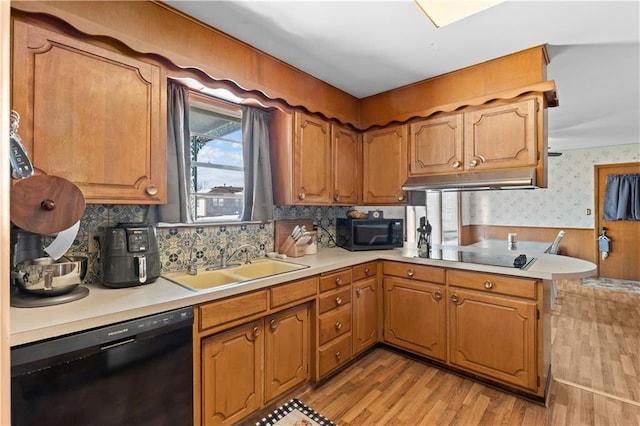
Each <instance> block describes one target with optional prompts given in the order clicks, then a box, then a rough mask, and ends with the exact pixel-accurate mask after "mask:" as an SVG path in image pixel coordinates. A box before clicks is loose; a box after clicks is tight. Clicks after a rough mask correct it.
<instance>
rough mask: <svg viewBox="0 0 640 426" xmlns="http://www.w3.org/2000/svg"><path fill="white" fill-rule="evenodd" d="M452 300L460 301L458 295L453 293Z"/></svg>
mask: <svg viewBox="0 0 640 426" xmlns="http://www.w3.org/2000/svg"><path fill="white" fill-rule="evenodd" d="M451 301H452V302H453V303H458V295H457V294H454V295H452V296H451Z"/></svg>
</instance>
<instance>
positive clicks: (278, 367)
mask: <svg viewBox="0 0 640 426" xmlns="http://www.w3.org/2000/svg"><path fill="white" fill-rule="evenodd" d="M265 329H266V332H265V366H264V374H265V397H264V399H265V402H269V401H271V400H272V399H273V398H275V397H277V396H278V395H281V394H283V393H284V392H286V391H287V390H289V389H291V388H293V387H294V386H296V385H298V384H300V383H302V382H304V381H305V380H307V378H308V377H309V310H308V307H307V305H306V304H305V305H302V306H297V307H295V308H292V309H288V310H286V311H283V312H280V313H277V314H274V315H271V316H269V317H267V318H266V319H265Z"/></svg>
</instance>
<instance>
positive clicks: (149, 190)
mask: <svg viewBox="0 0 640 426" xmlns="http://www.w3.org/2000/svg"><path fill="white" fill-rule="evenodd" d="M157 193H158V187H157V186H156V185H153V184H151V185H149V186H147V194H149V195H156V194H157Z"/></svg>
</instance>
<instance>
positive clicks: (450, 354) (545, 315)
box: [11, 246, 596, 423]
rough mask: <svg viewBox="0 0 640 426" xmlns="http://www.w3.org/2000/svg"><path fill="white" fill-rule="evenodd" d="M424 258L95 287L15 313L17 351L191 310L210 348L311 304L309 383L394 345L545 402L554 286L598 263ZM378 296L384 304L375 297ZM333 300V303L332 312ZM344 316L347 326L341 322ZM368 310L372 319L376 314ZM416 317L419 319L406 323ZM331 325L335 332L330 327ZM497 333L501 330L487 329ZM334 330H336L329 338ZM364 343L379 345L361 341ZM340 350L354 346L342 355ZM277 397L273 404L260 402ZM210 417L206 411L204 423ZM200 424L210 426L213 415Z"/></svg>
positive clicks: (369, 258)
mask: <svg viewBox="0 0 640 426" xmlns="http://www.w3.org/2000/svg"><path fill="white" fill-rule="evenodd" d="M442 248H446V249H450V248H451V247H450V246H446V247H437V246H436V247H434V248H433V250H438V249H442ZM455 249H456V250H459V251H460V252H466V253H475V254H476V255H483V256H486V255H491V256H498V257H502V256H506V255H513V254H514V253H513V252H512V251H509V250H506V249H505V250H501V249H480V248H473V247H455ZM415 254H416V249H415V247H405V248H403V249H395V250H382V251H366V252H348V251H345V250H343V249H339V248H323V249H320V250H319V251H318V254H317V255H312V256H305V257H302V258H296V259H293V260H289V259H287V261H292V262H294V263H299V264H303V265H305V266H308V267H307V268H304V269H300V270H296V271H293V272H288V273H284V274H279V275H273V276H270V277H266V278H261V279H255V280H249V281H244V282H238V283H233V284H229V285H224V286H219V287H214V288H212V289H210V290H205V291H198V292H194V291H191V290H188V289H186V288H184V287H181V286H179V285H177V284H174V283H172V282H171V281H168V280H166V279H164V278H162V277H161V278H160V279H158V280H157V281H156V282H155V283H152V284H148V285H144V286H140V287H133V288H126V289H107V288H104V287H102V286H100V285H88V286H89V288H90V294H89V296H88V297H86V298H84V299H81V300H78V301H74V302H71V303H68V304H63V305H58V306H50V307H44V308H34V309H25V308H11V346H18V345H23V344H27V343H30V342H35V341H38V340H43V339H48V338H51V337H54V336H56V337H57V336H61V335H65V334H68V333H75V332H79V331H81V330H85V329H90V328H94V327H99V326H103V325H107V324H113V323H117V322H120V321H125V320H129V319H132V318H138V317H142V316H146V315H151V314H154V313H159V312H163V311H168V310H171V309H176V308H180V307H185V306H191V305H193V306H194V307H196V322H195V323H194V341H195V342H199V341H200V340H199V339H200V338H201V336H202V339H203V340H202V342H205V340H206V339H207V338H211V337H215V336H217V335H218V334H217V333H220V332H223V331H224V332H225V333H226V331H225V330H226V329H227V328H238V327H239V325H242V324H245V323H247V324H254V323H255V322H256V319H260V320H262V318H270V317H273V316H274V315H278V314H279V313H280V312H284V313H287V312H289V311H290V310H291V309H296V308H297V307H299V306H304V307H305V312H306V309H308V312H309V314H308V319H309V321H308V327H309V331H310V333H309V334H308V335H310V336H311V337H310V338H308V353H309V354H310V356H309V357H308V358H307V359H308V360H309V373H308V374H307V375H306V376H305V377H303V380H304V381H306V380H309V379H310V380H312V381H315V382H317V381H320V380H322V379H324V378H325V377H328V376H329V375H332V374H334V373H336V372H339V371H340V368H341V367H343V366H344V365H346V364H347V362H348V361H349V360H351V359H354V358H355V357H356V356H358V355H359V354H362V353H364V351H365V349H368V348H371V347H372V346H374V345H375V344H387V345H390V346H393V347H396V348H399V349H401V350H405V351H408V352H409V353H412V354H416V355H419V356H422V357H424V358H425V359H427V360H429V361H431V362H433V363H434V364H436V365H438V366H441V367H443V368H446V369H451V370H453V371H457V372H462V373H464V374H467V375H469V376H470V377H475V378H479V379H481V380H485V381H487V382H489V383H492V384H495V385H498V386H501V387H503V388H504V389H505V390H509V391H513V392H516V393H518V394H520V395H522V396H525V397H527V398H530V399H533V400H537V401H539V402H544V401H545V398H546V394H547V390H548V382H549V381H550V378H551V377H550V363H551V359H550V315H549V314H550V305H549V297H550V291H551V284H552V281H553V280H558V279H570V278H582V277H588V276H591V275H594V274H595V273H596V266H595V265H594V264H592V263H590V262H586V261H583V260H580V259H574V258H570V257H565V256H555V255H548V254H540V253H527V252H523V253H520V252H518V254H526V255H527V256H528V257H535V261H533V262H532V263H530V264H529V265H528V266H527V267H525V268H524V269H518V268H514V267H503V266H492V265H483V264H476V263H467V262H461V261H454V260H438V259H425V258H417V257H416V256H415ZM365 271H366V272H365ZM279 289H281V290H282V291H279ZM301 289H304V294H303V293H301ZM347 289H348V290H347ZM368 290H372V291H371V292H368ZM367 294H369V296H371V295H373V297H372V298H367V296H366V295H367ZM259 295H264V298H265V299H264V300H265V308H264V311H263V312H257V313H256V312H253V313H249V314H247V315H245V316H244V317H242V315H240V314H238V315H239V317H238V318H233V319H232V320H231V321H229V322H227V323H226V325H225V324H222V325H220V324H218V323H208V321H210V320H211V318H212V317H209V316H207V315H208V314H209V313H210V314H212V315H214V316H215V315H216V312H217V311H218V308H219V307H221V306H223V305H220V303H226V301H233V300H235V299H237V298H239V297H249V298H251V297H254V296H259ZM363 295H365V296H363ZM361 297H364V298H363V299H361ZM247 300H249V299H247ZM269 300H270V303H269V302H268V301H269ZM365 300H367V301H368V302H366V303H365V302H364V301H365ZM327 301H328V302H331V303H333V307H326V306H328V305H327V303H328V302H327ZM276 302H277V303H276ZM443 302H448V303H443ZM367 303H369V305H367ZM323 306H324V307H323ZM352 306H353V308H352ZM198 309H199V311H198ZM242 309H244V308H239V311H242ZM198 312H199V313H198ZM333 312H335V315H338V316H340V320H338V321H336V320H334V319H333V318H334V316H333V315H334V313H333ZM363 312H369V314H368V316H367V315H365V314H363ZM371 313H373V319H372V318H371ZM267 314H269V315H270V316H267ZM345 315H346V316H345ZM407 315H408V316H409V317H410V318H411V320H410V321H407V319H406V318H405V317H406V316H407ZM496 315H497V316H496ZM476 316H477V318H476ZM326 318H328V321H329V326H328V327H325V326H323V325H322V324H323V320H324V319H326ZM367 318H368V319H367ZM367 323H368V324H373V326H372V327H373V331H371V330H370V333H373V338H372V339H364V338H363V334H362V330H363V329H366V324H367ZM207 324H209V325H207ZM338 324H339V326H338ZM363 327H364V328H363ZM411 327H414V328H411ZM415 327H417V328H415ZM265 328H266V326H265ZM486 328H488V329H490V330H491V331H492V332H491V333H487V332H486ZM208 329H209V330H210V333H209V334H207V330H208ZM483 330H484V331H483ZM505 330H506V331H505ZM323 333H324V334H323ZM326 333H330V335H329V336H328V337H326V338H325V339H324V340H323V339H322V336H323V335H325V334H326ZM488 334H491V336H489V335H488ZM365 335H366V333H365ZM447 336H448V337H447ZM474 336H475V337H474ZM369 337H371V336H369ZM491 339H493V340H491ZM495 339H498V340H495ZM500 339H514V340H515V341H513V342H512V341H507V342H505V341H502V342H501V341H500ZM490 340H491V341H490ZM361 341H367V342H368V343H366V344H363V345H357V342H361ZM352 342H353V345H352ZM501 344H502V346H503V348H506V349H507V352H514V353H515V356H514V357H511V358H508V359H507V361H508V362H507V363H504V361H505V359H504V357H502V360H501V361H500V362H501V363H503V365H500V366H499V368H498V366H497V365H491V363H492V362H494V361H492V352H491V351H495V350H501V349H500V345H501ZM203 345H204V343H203ZM196 347H197V346H196ZM203 347H204V346H203ZM334 347H340V348H341V349H342V350H335V351H334ZM483 348H484V349H483ZM487 348H488V349H487ZM325 349H326V350H327V351H326V353H325V352H323V350H325ZM203 350H204V349H203ZM478 350H479V352H478ZM520 352H522V353H520ZM473 357H479V358H477V359H474V358H473ZM518 363H524V364H523V365H518ZM196 389H198V387H196ZM197 392H198V391H197ZM197 395H199V393H197ZM276 396H277V394H276ZM196 398H198V396H196ZM265 398H266V396H265ZM268 401H269V400H267V399H265V400H264V401H262V402H261V403H260V404H259V405H258V406H257V407H258V408H259V407H260V406H263V405H261V404H263V403H264V404H266V403H267V402H268ZM203 404H205V402H203ZM205 405H206V404H205ZM203 410H205V411H206V408H203ZM253 410H255V408H253V409H252V410H249V411H248V412H247V413H245V414H246V415H248V414H249V412H252V411H253ZM197 411H198V410H197ZM199 415H201V414H200V412H197V413H196V416H199ZM196 420H197V422H198V423H199V421H200V420H201V419H200V418H197V419H196ZM236 420H237V419H236Z"/></svg>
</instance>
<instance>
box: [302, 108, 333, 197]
mask: <svg viewBox="0 0 640 426" xmlns="http://www.w3.org/2000/svg"><path fill="white" fill-rule="evenodd" d="M293 189H294V196H295V197H296V199H295V202H296V204H318V203H321V204H328V203H330V202H331V133H330V126H329V123H328V122H327V121H324V120H322V119H321V118H318V117H314V116H311V115H307V114H304V113H301V112H299V111H296V112H295V113H294V140H293Z"/></svg>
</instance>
